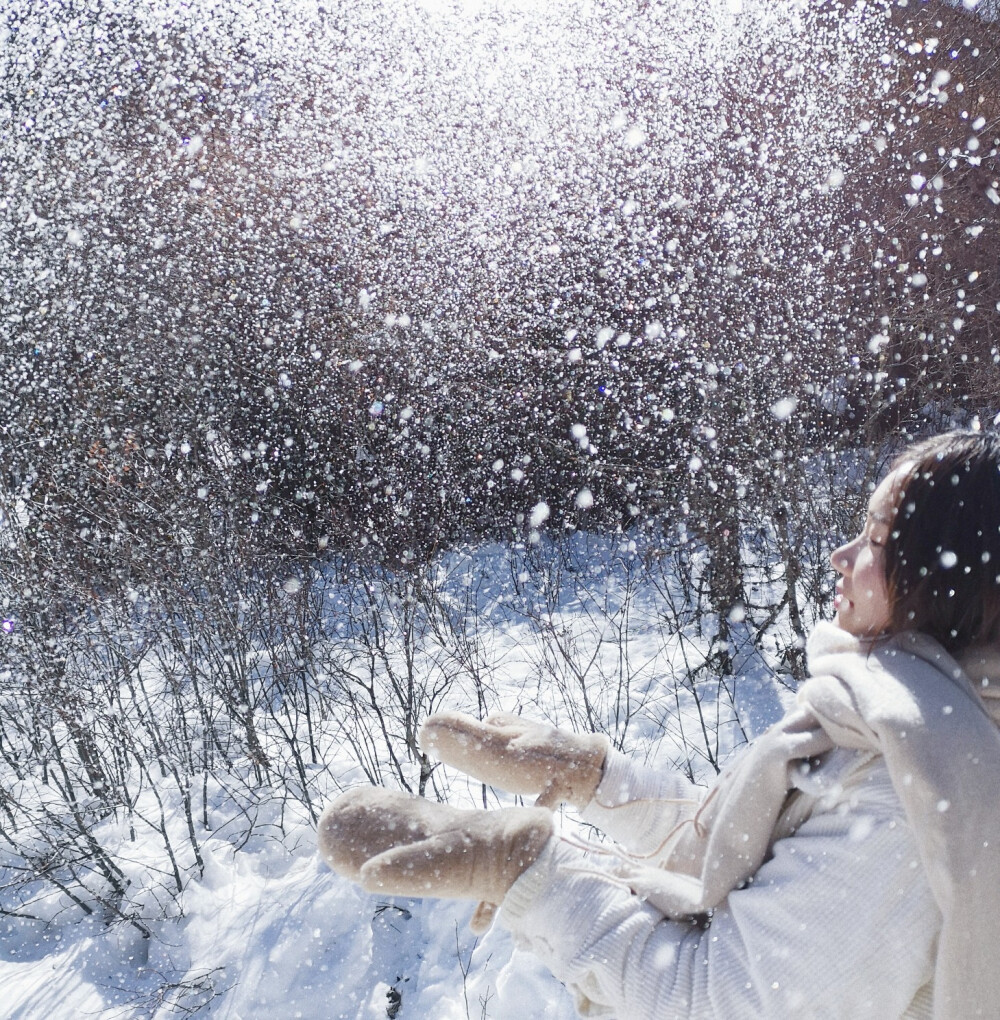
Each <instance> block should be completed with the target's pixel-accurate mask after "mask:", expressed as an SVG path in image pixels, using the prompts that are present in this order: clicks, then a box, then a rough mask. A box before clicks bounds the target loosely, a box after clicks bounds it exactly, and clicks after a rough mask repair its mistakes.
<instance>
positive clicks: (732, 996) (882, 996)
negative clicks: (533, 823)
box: [501, 764, 940, 1020]
mask: <svg viewBox="0 0 1000 1020" xmlns="http://www.w3.org/2000/svg"><path fill="white" fill-rule="evenodd" d="M846 800H847V798H846V796H845V798H844V801H843V802H842V803H841V804H840V805H834V806H833V807H832V808H831V809H829V810H827V811H825V812H824V813H821V814H816V815H814V816H813V817H812V818H810V819H809V820H808V821H807V822H805V823H804V824H803V825H802V827H801V828H800V829H799V830H798V832H797V833H796V834H795V835H794V836H791V837H788V838H787V839H783V840H779V841H778V843H776V844H775V847H774V855H773V857H772V858H771V859H770V860H769V861H768V862H767V863H766V864H765V865H764V866H763V867H762V868H761V869H760V870H759V871H758V872H757V875H756V876H755V879H754V881H753V883H752V884H751V885H749V886H747V887H746V888H744V889H742V890H739V891H736V892H733V893H731V894H730V895H729V897H728V898H727V900H726V901H725V902H724V904H723V905H722V906H721V907H720V908H719V909H718V910H716V912H715V914H714V916H713V918H712V921H711V924H710V925H709V926H708V927H699V926H697V925H694V924H692V923H687V922H677V921H671V920H668V919H666V918H664V916H663V915H662V914H660V913H659V912H657V911H656V910H654V909H653V908H652V907H650V906H649V905H647V904H645V903H643V902H642V901H641V900H639V898H638V897H636V896H634V895H633V894H631V893H630V891H629V890H628V888H627V886H626V885H625V884H624V882H622V881H619V880H617V879H616V878H615V877H613V876H610V875H608V874H606V873H601V872H599V871H598V870H597V868H596V867H595V866H594V865H593V864H591V863H590V862H589V861H588V859H587V858H585V857H584V856H583V854H581V853H579V852H578V851H576V850H574V849H573V848H571V847H567V846H566V845H565V844H560V843H558V842H557V841H554V840H553V841H552V842H551V843H550V844H549V846H548V847H547V848H546V850H545V851H544V852H543V854H542V856H541V857H540V858H539V860H538V861H536V863H535V864H534V865H533V866H532V867H531V868H529V869H528V870H527V871H526V872H525V873H524V874H523V875H522V876H521V878H520V879H518V881H517V882H515V883H514V885H513V887H512V888H511V890H510V892H509V893H508V894H507V897H506V899H505V900H504V904H503V910H502V913H501V917H502V919H503V921H504V923H505V924H506V925H507V927H509V928H510V929H511V930H512V931H513V932H514V934H515V936H516V938H517V940H518V941H519V943H520V944H521V945H522V946H524V947H526V948H530V949H531V950H533V951H534V952H535V953H536V954H537V955H539V956H540V957H541V958H542V959H543V960H544V961H545V962H546V964H547V965H548V966H549V968H550V969H551V970H552V972H553V973H554V974H555V975H556V976H557V977H558V978H559V979H560V980H562V981H563V982H564V983H565V984H566V985H567V986H569V987H570V988H571V989H572V990H573V991H574V993H575V994H576V995H577V997H578V1000H580V1001H588V1002H589V1004H590V1006H589V1012H588V1013H587V1015H589V1016H617V1017H626V1016H627V1017H628V1018H629V1020H654V1018H670V1017H678V1016H684V1017H692V1018H701V1017H704V1018H714V1017H719V1018H731V1017H744V1016H766V1017H776V1018H780V1017H800V1016H809V1017H825V1016H828V1017H851V1018H852V1020H854V1018H865V1017H871V1018H873V1020H875V1018H878V1020H886V1018H891V1017H899V1016H900V1015H902V1014H903V1013H904V1011H905V1010H906V1009H907V1007H908V1006H909V1004H910V1002H911V1001H912V999H913V997H914V995H915V994H916V993H917V991H918V990H919V989H920V988H921V987H922V986H923V985H924V984H925V983H926V982H927V981H928V980H929V978H930V976H931V974H932V971H933V947H934V943H935V938H936V933H937V930H938V928H939V925H940V916H939V913H938V910H937V907H936V906H935V903H934V900H933V898H932V896H931V893H930V891H929V888H928V886H927V883H926V881H925V880H924V878H923V875H922V872H921V870H920V867H919V863H918V860H917V851H916V846H915V843H914V840H913V836H912V834H911V832H910V830H909V828H908V826H907V824H906V822H905V820H904V817H903V814H902V810H901V809H900V807H899V804H898V800H897V799H896V797H895V794H894V793H893V792H892V789H891V784H889V780H888V776H887V774H886V772H885V769H884V767H882V766H881V764H879V765H878V767H877V768H874V769H873V772H872V778H871V779H870V781H869V782H867V783H865V784H864V789H862V791H861V792H860V794H859V793H857V792H855V794H854V803H852V804H850V805H849V804H848V803H847V802H846ZM848 807H850V809H849V810H847V808H848Z"/></svg>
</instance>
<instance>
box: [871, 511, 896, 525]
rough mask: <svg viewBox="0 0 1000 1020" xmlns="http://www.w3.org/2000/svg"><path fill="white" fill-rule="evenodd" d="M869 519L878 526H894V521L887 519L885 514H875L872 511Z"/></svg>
mask: <svg viewBox="0 0 1000 1020" xmlns="http://www.w3.org/2000/svg"><path fill="white" fill-rule="evenodd" d="M868 519H869V520H870V521H875V523H876V524H892V519H891V518H889V517H886V516H885V515H884V514H875V513H872V512H871V510H869V511H868Z"/></svg>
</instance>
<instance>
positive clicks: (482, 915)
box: [317, 786, 552, 930]
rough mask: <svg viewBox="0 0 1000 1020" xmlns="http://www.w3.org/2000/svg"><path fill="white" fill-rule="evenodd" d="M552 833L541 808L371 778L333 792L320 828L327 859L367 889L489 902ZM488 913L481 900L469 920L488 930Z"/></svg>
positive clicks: (500, 894) (528, 863)
mask: <svg viewBox="0 0 1000 1020" xmlns="http://www.w3.org/2000/svg"><path fill="white" fill-rule="evenodd" d="M551 836H552V816H551V815H550V814H549V812H548V811H545V810H542V809H541V808H502V809H500V810H497V811H462V810H459V809H458V808H453V807H448V806H447V805H446V804H438V803H436V802H434V801H428V800H426V799H425V798H423V797H412V796H409V795H407V794H403V793H395V792H393V791H391V790H383V789H382V788H381V787H375V786H370V787H363V788H359V789H355V790H351V791H349V792H348V793H345V794H342V795H341V796H340V797H338V798H337V799H336V800H335V801H334V802H333V803H332V804H331V805H330V806H329V807H328V808H327V809H326V810H325V811H324V812H323V814H322V816H321V817H320V820H319V826H318V832H317V837H318V842H319V851H320V853H321V854H322V856H323V858H324V860H325V861H326V862H327V864H329V865H330V867H331V868H333V870H334V871H336V872H337V874H339V875H342V876H344V877H345V878H349V879H351V880H352V881H354V882H358V883H360V885H361V886H362V887H363V888H364V889H366V890H368V892H382V893H387V894H389V895H393V896H437V897H442V898H446V899H449V898H450V899H466V900H484V901H486V904H495V903H500V902H501V901H502V900H503V898H504V896H506V895H507V890H508V889H510V887H511V886H512V885H513V884H514V882H515V881H517V879H518V878H519V877H520V876H521V874H522V873H523V872H524V871H525V870H526V869H527V868H529V867H530V866H531V865H532V864H533V863H534V862H535V860H536V859H537V858H538V855H539V854H540V853H541V852H542V850H543V849H544V847H545V844H546V843H547V842H548V841H549V839H550V838H551ZM492 913H493V911H492V909H491V907H489V906H486V905H484V906H482V907H481V908H480V909H479V910H478V911H477V912H476V915H475V917H474V918H473V922H472V923H473V926H474V927H477V926H478V928H479V930H485V927H489V920H490V919H491V917H492ZM483 925H485V927H483Z"/></svg>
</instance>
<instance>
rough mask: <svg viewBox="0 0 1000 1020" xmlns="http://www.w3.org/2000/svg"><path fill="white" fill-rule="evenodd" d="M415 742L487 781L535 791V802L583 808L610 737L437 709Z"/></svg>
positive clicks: (504, 717)
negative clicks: (476, 717)
mask: <svg viewBox="0 0 1000 1020" xmlns="http://www.w3.org/2000/svg"><path fill="white" fill-rule="evenodd" d="M420 746H421V747H422V748H423V750H424V751H426V752H427V753H428V754H432V755H434V756H436V757H437V758H439V759H440V760H441V761H443V762H445V764H447V765H452V766H454V767H455V768H458V769H461V770H462V771H463V772H466V773H468V774H469V775H470V776H474V777H475V778H476V779H479V780H481V781H482V782H484V783H488V784H489V785H490V786H496V787H499V788H500V789H501V790H507V791H508V792H509V793H520V794H536V795H537V799H536V801H535V805H536V806H538V807H555V806H556V805H557V804H559V803H562V802H564V801H565V802H566V803H569V804H572V805H573V806H574V807H575V808H578V809H583V808H585V807H586V806H587V805H588V804H589V803H590V801H591V799H592V798H593V796H594V791H595V790H596V789H597V785H598V783H600V781H601V775H602V774H603V769H604V759H605V758H606V757H607V753H608V747H609V746H610V743H609V741H608V738H607V737H605V736H602V735H600V734H596V733H588V734H578V733H572V732H568V731H566V730H559V729H556V728H555V727H554V726H546V725H543V724H541V723H535V722H530V721H528V720H527V719H522V718H521V717H520V716H517V715H509V714H501V715H493V716H490V717H489V718H488V719H486V720H485V721H483V722H480V721H479V720H478V719H474V718H473V717H472V716H470V715H463V714H462V713H460V712H439V713H438V714H436V715H432V716H429V717H428V719H427V721H426V722H425V723H424V725H423V726H422V727H421V729H420Z"/></svg>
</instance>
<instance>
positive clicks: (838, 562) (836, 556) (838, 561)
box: [830, 542, 851, 574]
mask: <svg viewBox="0 0 1000 1020" xmlns="http://www.w3.org/2000/svg"><path fill="white" fill-rule="evenodd" d="M830 563H832V564H833V569H834V570H836V571H837V573H838V574H846V573H847V571H848V570H850V568H851V543H850V542H849V543H848V544H847V545H842V546H840V547H839V548H838V549H834V550H833V552H832V553H830Z"/></svg>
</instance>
